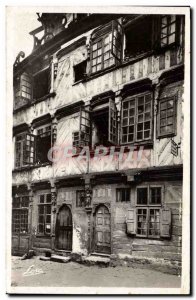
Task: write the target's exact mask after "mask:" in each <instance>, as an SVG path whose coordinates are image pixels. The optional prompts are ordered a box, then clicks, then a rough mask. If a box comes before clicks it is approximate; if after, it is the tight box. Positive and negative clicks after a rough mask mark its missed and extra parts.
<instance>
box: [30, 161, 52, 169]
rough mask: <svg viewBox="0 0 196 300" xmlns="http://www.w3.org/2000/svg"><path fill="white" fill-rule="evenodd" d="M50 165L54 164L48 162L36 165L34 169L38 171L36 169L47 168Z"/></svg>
mask: <svg viewBox="0 0 196 300" xmlns="http://www.w3.org/2000/svg"><path fill="white" fill-rule="evenodd" d="M49 165H52V162H46V163H41V164H34V165H33V168H34V169H36V168H42V167H46V166H49Z"/></svg>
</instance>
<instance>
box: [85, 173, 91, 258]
mask: <svg viewBox="0 0 196 300" xmlns="http://www.w3.org/2000/svg"><path fill="white" fill-rule="evenodd" d="M84 180H85V210H86V213H87V222H88V229H87V232H88V247H87V250H88V253H90V252H91V241H92V234H93V231H92V224H93V223H92V188H91V176H90V175H85V177H84Z"/></svg>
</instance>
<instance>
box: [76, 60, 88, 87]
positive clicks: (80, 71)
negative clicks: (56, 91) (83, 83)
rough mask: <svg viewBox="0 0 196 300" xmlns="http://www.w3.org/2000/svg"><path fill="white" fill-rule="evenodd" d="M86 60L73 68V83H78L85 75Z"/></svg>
mask: <svg viewBox="0 0 196 300" xmlns="http://www.w3.org/2000/svg"><path fill="white" fill-rule="evenodd" d="M86 63H87V62H86V60H85V61H83V62H81V63H79V64H77V65H76V66H74V76H75V79H74V82H77V81H80V80H82V79H83V78H84V77H85V74H86Z"/></svg>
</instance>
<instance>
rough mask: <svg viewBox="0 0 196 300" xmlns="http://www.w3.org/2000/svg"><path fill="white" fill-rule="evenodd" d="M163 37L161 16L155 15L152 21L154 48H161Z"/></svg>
mask: <svg viewBox="0 0 196 300" xmlns="http://www.w3.org/2000/svg"><path fill="white" fill-rule="evenodd" d="M160 38H161V16H158V15H157V16H154V18H153V22H152V49H159V47H160Z"/></svg>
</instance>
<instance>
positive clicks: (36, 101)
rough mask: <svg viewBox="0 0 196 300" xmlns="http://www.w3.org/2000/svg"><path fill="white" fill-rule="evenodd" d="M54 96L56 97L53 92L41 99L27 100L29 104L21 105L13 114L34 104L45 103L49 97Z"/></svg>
mask: <svg viewBox="0 0 196 300" xmlns="http://www.w3.org/2000/svg"><path fill="white" fill-rule="evenodd" d="M55 96H56V93H55V92H53V93H49V94H47V95H45V96H43V97H42V98H39V99H33V100H29V103H27V104H25V105H22V106H20V107H18V108H15V109H13V114H16V113H17V112H19V111H21V110H24V109H27V108H29V107H31V106H32V105H34V104H36V103H39V102H42V101H45V100H46V99H47V98H49V97H55Z"/></svg>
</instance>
